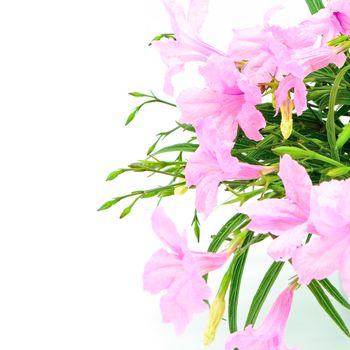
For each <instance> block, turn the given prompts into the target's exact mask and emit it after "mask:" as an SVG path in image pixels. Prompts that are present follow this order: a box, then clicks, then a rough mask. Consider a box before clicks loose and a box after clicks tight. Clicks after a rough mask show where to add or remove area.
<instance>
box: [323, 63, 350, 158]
mask: <svg viewBox="0 0 350 350" xmlns="http://www.w3.org/2000/svg"><path fill="white" fill-rule="evenodd" d="M349 70H350V65H348V66H346V67H344V68H343V69H342V70H341V71H340V72H339V74H338V75H337V78H336V79H335V81H334V84H333V86H332V90H331V93H330V97H329V106H328V109H329V110H328V115H327V123H326V127H327V138H328V143H329V148H330V150H331V155H332V158H333V159H335V160H337V161H339V151H338V149H337V148H336V141H337V140H336V133H335V120H334V112H335V106H336V100H337V95H338V90H339V87H340V83H341V82H342V80H343V79H344V76H345V74H346V73H347V72H348V71H349Z"/></svg>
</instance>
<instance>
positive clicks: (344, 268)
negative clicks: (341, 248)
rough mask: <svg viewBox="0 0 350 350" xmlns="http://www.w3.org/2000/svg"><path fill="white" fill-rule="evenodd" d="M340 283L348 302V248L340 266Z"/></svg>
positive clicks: (349, 281)
mask: <svg viewBox="0 0 350 350" xmlns="http://www.w3.org/2000/svg"><path fill="white" fill-rule="evenodd" d="M340 277H341V283H342V286H343V289H344V292H345V294H346V295H347V297H348V299H349V301H350V248H348V249H347V251H346V253H345V254H344V256H343V259H342V261H341V264H340Z"/></svg>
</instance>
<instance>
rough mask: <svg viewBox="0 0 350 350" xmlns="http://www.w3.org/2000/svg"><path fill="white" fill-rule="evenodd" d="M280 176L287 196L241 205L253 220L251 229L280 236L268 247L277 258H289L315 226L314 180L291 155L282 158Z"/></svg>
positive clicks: (274, 257) (243, 210)
mask: <svg viewBox="0 0 350 350" xmlns="http://www.w3.org/2000/svg"><path fill="white" fill-rule="evenodd" d="M279 176H280V178H281V179H282V182H283V184H284V188H285V191H286V198H283V199H265V200H262V201H259V202H257V203H254V204H250V205H248V206H246V207H244V208H242V210H241V211H242V212H243V213H245V214H247V215H248V216H249V217H250V219H251V222H250V223H249V225H248V228H249V229H250V230H252V231H256V232H260V233H269V232H271V233H272V234H274V235H276V236H279V237H277V238H276V239H275V240H274V241H273V242H272V244H271V245H270V247H269V251H268V252H269V254H270V255H271V256H272V258H273V259H275V260H288V259H289V258H290V257H291V256H292V254H293V253H294V251H295V250H296V249H297V247H299V246H301V244H302V242H303V240H304V239H305V237H306V236H307V233H308V232H309V230H310V229H311V228H312V227H311V225H310V223H309V216H310V195H311V188H312V182H311V180H310V178H309V176H308V174H307V172H306V170H305V169H304V168H303V167H302V166H301V165H299V164H298V163H297V162H296V161H295V160H293V159H292V158H291V157H290V156H289V155H285V156H283V157H282V158H281V162H280V172H279Z"/></svg>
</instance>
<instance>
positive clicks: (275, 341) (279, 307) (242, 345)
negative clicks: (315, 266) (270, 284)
mask: <svg viewBox="0 0 350 350" xmlns="http://www.w3.org/2000/svg"><path fill="white" fill-rule="evenodd" d="M293 295H294V289H293V287H288V288H287V289H285V290H284V291H283V292H282V293H281V294H280V296H279V297H278V298H277V300H276V301H275V303H274V304H273V306H272V308H271V310H270V312H269V314H268V315H267V317H266V318H265V320H264V322H263V323H262V325H261V326H260V327H259V328H256V329H255V328H253V327H252V326H248V327H247V328H246V329H245V330H244V331H241V332H237V333H234V334H232V335H231V336H230V338H229V339H228V341H227V342H226V350H232V349H234V348H239V350H288V348H287V346H286V344H285V340H284V333H285V328H286V324H287V321H288V317H289V313H290V309H291V306H292V301H293ZM294 350H297V349H296V348H294Z"/></svg>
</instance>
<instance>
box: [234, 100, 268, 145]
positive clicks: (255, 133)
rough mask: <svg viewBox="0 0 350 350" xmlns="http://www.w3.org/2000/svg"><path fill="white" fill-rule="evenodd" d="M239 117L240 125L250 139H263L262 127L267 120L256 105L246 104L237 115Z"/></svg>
mask: <svg viewBox="0 0 350 350" xmlns="http://www.w3.org/2000/svg"><path fill="white" fill-rule="evenodd" d="M237 119H238V123H239V126H240V127H241V128H242V130H243V132H244V133H245V134H246V136H247V137H248V138H249V139H251V140H254V141H260V140H262V139H263V136H262V134H261V133H260V129H263V128H265V126H266V121H265V118H264V116H263V115H262V113H261V112H260V111H258V110H257V109H256V108H255V106H254V105H250V104H245V105H244V106H243V107H242V109H241V111H240V113H239V114H238V115H237Z"/></svg>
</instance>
